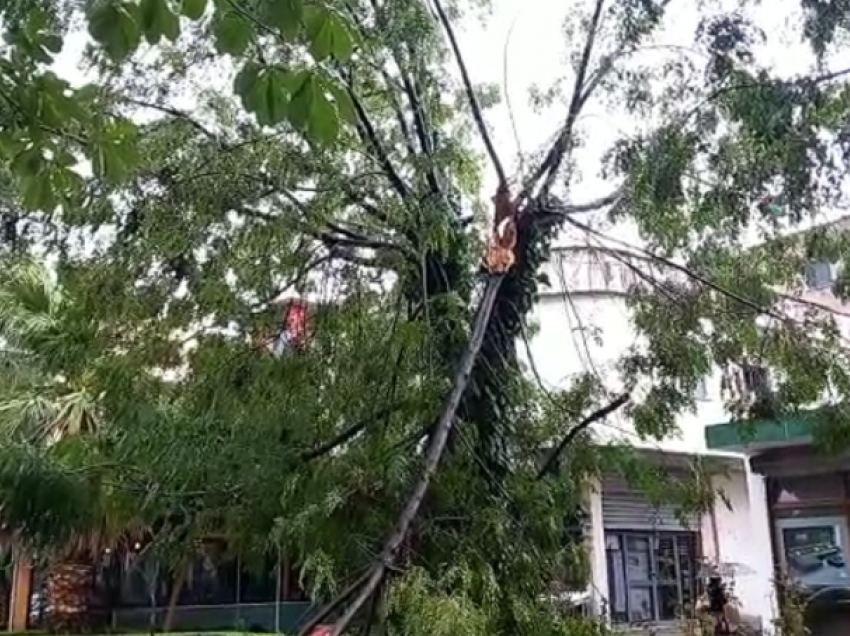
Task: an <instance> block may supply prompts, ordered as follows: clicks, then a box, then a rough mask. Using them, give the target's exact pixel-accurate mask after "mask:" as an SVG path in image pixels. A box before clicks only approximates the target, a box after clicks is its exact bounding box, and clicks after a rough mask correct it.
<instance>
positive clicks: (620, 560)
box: [606, 532, 698, 623]
mask: <svg viewBox="0 0 850 636" xmlns="http://www.w3.org/2000/svg"><path fill="white" fill-rule="evenodd" d="M606 547H607V560H608V585H609V600H610V610H611V618H612V619H613V620H614V621H615V622H622V623H625V622H628V623H642V622H654V621H672V620H675V619H677V618H678V617H680V616H682V614H683V613H684V611H685V610H687V609H688V608H691V607H693V603H694V600H695V597H696V573H697V558H698V556H697V537H696V534H694V533H691V532H653V533H641V532H608V533H607V534H606Z"/></svg>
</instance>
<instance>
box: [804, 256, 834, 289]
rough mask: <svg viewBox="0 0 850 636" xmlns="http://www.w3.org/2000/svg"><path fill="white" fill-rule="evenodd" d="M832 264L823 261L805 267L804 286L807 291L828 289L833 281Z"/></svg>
mask: <svg viewBox="0 0 850 636" xmlns="http://www.w3.org/2000/svg"><path fill="white" fill-rule="evenodd" d="M832 274H833V272H832V264H831V263H827V262H825V261H821V262H818V263H811V264H809V265H808V267H806V286H807V287H809V289H828V288H829V287H830V286H831V285H832V281H833V275H832Z"/></svg>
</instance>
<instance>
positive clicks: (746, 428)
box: [705, 415, 813, 451]
mask: <svg viewBox="0 0 850 636" xmlns="http://www.w3.org/2000/svg"><path fill="white" fill-rule="evenodd" d="M812 420H813V417H812V415H796V416H791V417H785V418H780V419H776V420H750V421H738V422H723V423H722V424H711V425H709V426H706V427H705V443H706V446H708V448H710V449H713V450H726V451H754V450H763V449H766V448H776V447H781V446H795V445H799V444H808V443H810V442H811V441H812V427H813V421H812Z"/></svg>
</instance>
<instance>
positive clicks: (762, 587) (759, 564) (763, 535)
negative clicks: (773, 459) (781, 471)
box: [747, 468, 778, 633]
mask: <svg viewBox="0 0 850 636" xmlns="http://www.w3.org/2000/svg"><path fill="white" fill-rule="evenodd" d="M747 490H748V491H749V497H750V532H751V534H750V541H749V545H750V546H751V548H752V554H753V556H752V559H753V565H754V566H755V567H754V569H755V570H756V572H757V573H756V574H754V575H752V577H753V578H754V579H755V580H754V581H753V582H752V583H751V585H753V586H754V587H755V588H757V589H756V590H754V591H755V592H756V594H757V595H758V596H757V602H758V604H759V608H758V613H759V614H760V615H761V616H762V617H763V618H764V625H763V627H764V628H765V629H766V630H769V633H770V632H772V631H773V621H774V620H775V619H776V618H777V616H776V615H777V609H778V606H777V603H776V589H775V587H774V578H775V574H776V566H775V565H774V564H775V561H774V557H773V542H772V540H771V539H772V537H771V534H772V532H773V530H772V528H771V527H770V514H769V512H768V503H767V488H766V486H765V478H764V477H763V476H762V475H759V474H757V473H753V472H751V471H750V470H749V468H748V469H747Z"/></svg>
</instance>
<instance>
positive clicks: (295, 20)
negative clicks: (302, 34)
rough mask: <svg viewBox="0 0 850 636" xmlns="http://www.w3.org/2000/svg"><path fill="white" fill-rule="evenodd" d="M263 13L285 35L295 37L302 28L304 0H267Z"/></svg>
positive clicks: (266, 19)
mask: <svg viewBox="0 0 850 636" xmlns="http://www.w3.org/2000/svg"><path fill="white" fill-rule="evenodd" d="M262 15H263V18H264V19H265V21H267V23H268V24H269V25H270V26H273V27H274V28H276V29H278V30H279V31H280V33H281V34H282V35H283V36H285V37H288V38H294V37H295V36H296V35H297V34H298V31H299V29H300V28H301V21H302V19H303V17H304V4H303V2H302V0H266V2H264V3H263V6H262Z"/></svg>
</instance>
